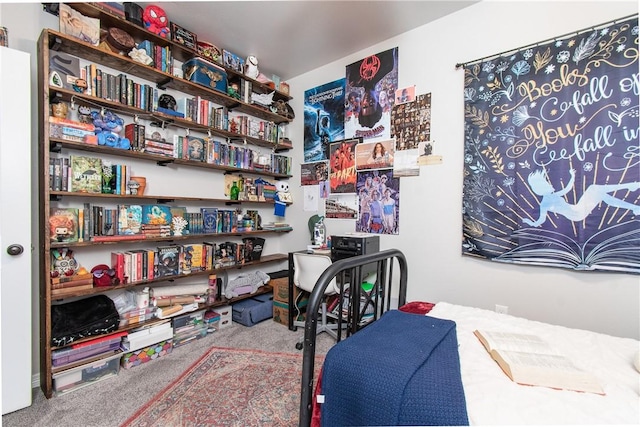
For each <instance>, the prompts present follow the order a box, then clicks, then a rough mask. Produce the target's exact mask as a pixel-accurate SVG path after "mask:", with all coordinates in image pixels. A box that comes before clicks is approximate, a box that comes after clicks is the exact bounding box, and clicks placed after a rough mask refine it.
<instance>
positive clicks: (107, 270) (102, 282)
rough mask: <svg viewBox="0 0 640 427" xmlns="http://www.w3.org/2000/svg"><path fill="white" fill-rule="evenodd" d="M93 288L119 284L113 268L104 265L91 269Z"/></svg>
mask: <svg viewBox="0 0 640 427" xmlns="http://www.w3.org/2000/svg"><path fill="white" fill-rule="evenodd" d="M91 274H92V275H93V286H115V285H119V284H120V279H118V278H117V277H116V272H115V270H114V269H113V268H111V267H109V266H108V265H106V264H98V265H96V266H95V267H93V268H92V269H91Z"/></svg>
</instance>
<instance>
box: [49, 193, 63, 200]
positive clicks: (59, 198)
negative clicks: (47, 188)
mask: <svg viewBox="0 0 640 427" xmlns="http://www.w3.org/2000/svg"><path fill="white" fill-rule="evenodd" d="M60 200H62V196H60V195H59V194H49V201H51V202H59V201H60Z"/></svg>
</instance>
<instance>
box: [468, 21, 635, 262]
mask: <svg viewBox="0 0 640 427" xmlns="http://www.w3.org/2000/svg"><path fill="white" fill-rule="evenodd" d="M639 90H640V78H639V73H638V18H637V16H636V17H635V18H634V19H632V20H627V21H624V22H619V23H614V24H611V25H608V26H605V27H604V28H601V29H598V30H592V31H588V32H586V33H583V34H576V35H573V36H570V37H567V38H564V39H562V40H554V41H552V42H549V43H547V44H543V45H538V46H536V47H533V48H527V49H523V50H521V51H518V52H517V53H514V54H513V55H511V56H509V57H499V58H495V59H492V60H487V61H484V62H482V63H475V64H471V65H465V89H464V98H465V110H464V114H465V143H464V144H465V145H464V146H465V153H464V154H465V157H464V190H463V243H462V251H463V253H464V254H465V255H470V256H476V257H482V258H487V259H491V260H493V261H501V262H511V263H521V264H532V265H547V266H558V267H564V268H571V269H576V270H612V271H624V272H632V273H640V142H639V133H640V132H639V130H640V122H639V120H640V119H639V117H638V104H639V102H638V100H639Z"/></svg>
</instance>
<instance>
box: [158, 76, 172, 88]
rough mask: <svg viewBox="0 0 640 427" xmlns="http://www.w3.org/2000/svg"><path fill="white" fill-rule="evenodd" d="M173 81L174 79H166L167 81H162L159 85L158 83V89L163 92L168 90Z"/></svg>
mask: <svg viewBox="0 0 640 427" xmlns="http://www.w3.org/2000/svg"><path fill="white" fill-rule="evenodd" d="M172 81H173V79H172V78H166V79H164V80H161V81H159V82H158V83H156V87H157V88H158V89H161V90H166V89H167V85H168V84H169V83H171V82H172Z"/></svg>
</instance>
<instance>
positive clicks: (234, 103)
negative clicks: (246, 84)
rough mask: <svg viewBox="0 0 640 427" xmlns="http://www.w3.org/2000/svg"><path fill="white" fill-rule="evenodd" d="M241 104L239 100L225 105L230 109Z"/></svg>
mask: <svg viewBox="0 0 640 427" xmlns="http://www.w3.org/2000/svg"><path fill="white" fill-rule="evenodd" d="M240 105H241V104H240V103H239V102H233V103H231V104H229V105H228V106H227V108H228V109H229V111H232V110H233V109H234V108H238V107H239V106H240Z"/></svg>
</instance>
